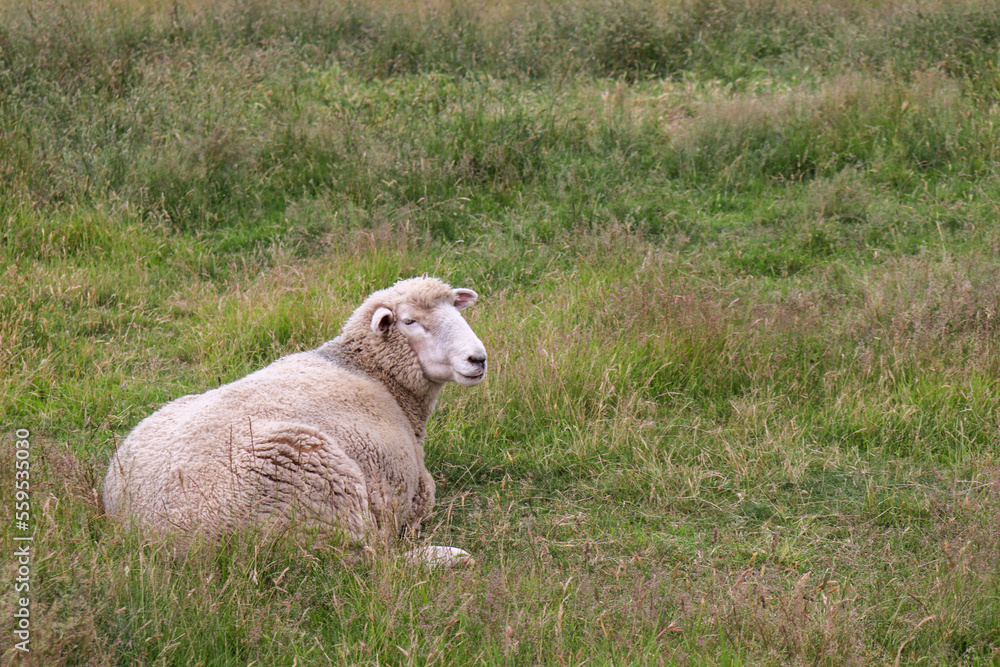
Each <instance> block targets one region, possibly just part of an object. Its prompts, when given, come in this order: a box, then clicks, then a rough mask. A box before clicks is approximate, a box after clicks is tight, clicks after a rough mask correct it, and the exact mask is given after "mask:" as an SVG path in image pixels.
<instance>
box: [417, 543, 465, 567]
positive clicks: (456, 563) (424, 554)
mask: <svg viewBox="0 0 1000 667" xmlns="http://www.w3.org/2000/svg"><path fill="white" fill-rule="evenodd" d="M406 559H407V560H408V561H410V562H411V563H423V564H425V565H429V566H431V567H471V566H473V565H475V564H476V560H475V559H474V558H473V557H472V556H471V555H470V554H469V552H468V551H465V550H463V549H459V548H458V547H439V546H428V547H419V548H417V549H411V550H410V551H408V552H406Z"/></svg>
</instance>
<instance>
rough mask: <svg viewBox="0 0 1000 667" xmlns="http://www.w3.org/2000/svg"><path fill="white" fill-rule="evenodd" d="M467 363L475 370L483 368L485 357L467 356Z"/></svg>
mask: <svg viewBox="0 0 1000 667" xmlns="http://www.w3.org/2000/svg"><path fill="white" fill-rule="evenodd" d="M469 363H470V364H472V365H473V366H475V367H477V368H484V367H485V366H486V355H485V354H483V355H478V354H473V355H469Z"/></svg>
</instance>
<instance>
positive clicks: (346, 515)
mask: <svg viewBox="0 0 1000 667" xmlns="http://www.w3.org/2000/svg"><path fill="white" fill-rule="evenodd" d="M476 299H477V295H476V293H475V292H473V291H472V290H469V289H452V288H451V287H450V286H449V285H447V284H445V283H443V282H441V281H440V280H437V279H435V278H427V277H424V278H411V279H409V280H402V281H400V282H398V283H396V284H395V285H393V286H392V287H390V288H388V289H384V290H381V291H378V292H375V293H373V294H372V295H371V296H369V297H368V299H366V300H365V302H364V303H363V304H362V305H361V306H360V307H359V308H358V309H357V310H355V311H354V313H353V314H352V315H351V316H350V317H349V318H348V319H347V321H346V322H345V323H344V326H343V329H342V330H341V333H340V335H339V336H337V337H336V338H335V339H333V340H331V341H329V342H327V343H325V344H324V345H322V346H320V347H319V348H316V349H314V350H310V351H308V352H300V353H297V354H292V355H289V356H286V357H282V358H281V359H278V360H277V361H275V362H274V363H272V364H271V365H270V366H267V367H266V368H263V369H261V370H258V371H256V372H254V373H251V374H250V375H248V376H246V377H244V378H242V379H240V380H236V381H235V382H231V383H229V384H226V385H223V386H221V387H218V388H217V389H212V390H210V391H207V392H205V393H204V394H198V395H189V396H184V397H182V398H179V399H177V400H175V401H173V402H171V403H168V404H167V405H165V406H163V407H162V408H161V409H160V410H159V411H157V412H155V413H154V414H152V415H150V416H149V417H147V418H146V419H144V420H143V421H142V422H140V423H139V424H138V426H136V427H135V429H133V430H132V432H131V433H130V434H129V435H128V437H126V438H125V441H124V442H123V443H122V444H121V446H120V447H119V448H118V451H117V452H116V453H115V455H114V456H113V457H112V460H111V462H110V465H109V469H108V474H107V477H106V479H105V481H104V506H105V508H106V510H107V511H108V513H109V514H111V515H113V516H116V517H120V518H123V519H125V518H130V519H132V520H134V521H136V522H137V523H139V524H141V525H143V526H145V527H147V528H152V529H156V530H159V531H160V532H165V533H168V534H175V535H184V536H192V535H195V534H202V535H205V536H208V537H210V538H216V537H218V536H220V535H221V534H224V533H227V532H230V531H233V530H235V529H237V528H238V527H240V526H243V525H246V524H254V525H258V526H263V527H265V528H269V529H271V528H275V529H278V530H284V529H286V528H288V527H289V526H290V525H292V523H293V520H294V522H295V525H298V526H309V527H311V528H317V529H318V530H319V531H320V532H321V533H322V534H326V533H336V534H340V535H343V536H345V537H347V538H348V539H350V540H352V541H355V542H359V543H370V541H371V540H372V539H373V538H376V537H378V538H381V539H383V540H385V539H390V538H392V537H394V536H396V535H398V534H399V533H400V532H401V531H402V530H405V529H415V528H417V527H418V526H419V524H420V522H421V521H422V520H423V519H424V518H425V517H426V516H427V514H428V512H429V511H430V509H431V507H432V506H433V504H434V481H433V479H432V478H431V476H430V474H429V473H428V472H427V468H426V467H425V466H424V450H423V446H422V443H423V440H424V433H425V430H426V427H427V420H428V418H429V417H430V415H431V412H432V411H433V410H434V405H435V403H436V401H437V398H438V393H439V392H440V391H441V387H442V386H443V385H444V383H446V382H449V381H454V382H457V383H458V384H460V385H463V386H467V387H468V386H473V385H476V384H478V383H480V382H481V381H482V380H483V378H484V377H485V374H486V350H485V348H484V347H483V344H482V342H480V340H479V338H477V337H476V335H475V333H473V331H472V329H471V328H470V327H469V325H468V323H466V321H465V319H464V318H463V317H462V315H461V314H460V313H459V311H460V310H462V309H464V308H467V307H468V306H471V305H472V304H473V303H475V301H476ZM467 556H468V554H466V553H465V552H464V551H462V550H461V549H453V548H442V547H428V548H427V549H425V550H424V551H423V552H419V556H418V557H422V558H423V559H424V560H429V561H434V562H437V563H442V562H443V563H448V564H453V563H462V562H466V561H467V559H466V557H467ZM411 557H412V555H411Z"/></svg>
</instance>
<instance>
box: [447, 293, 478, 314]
mask: <svg viewBox="0 0 1000 667" xmlns="http://www.w3.org/2000/svg"><path fill="white" fill-rule="evenodd" d="M452 294H454V295H455V307H456V308H458V309H459V310H462V309H463V308H468V307H469V306H471V305H472V304H474V303H475V302H476V299H478V298H479V295H478V294H476V293H475V292H473V291H472V290H470V289H464V288H463V289H456V290H452Z"/></svg>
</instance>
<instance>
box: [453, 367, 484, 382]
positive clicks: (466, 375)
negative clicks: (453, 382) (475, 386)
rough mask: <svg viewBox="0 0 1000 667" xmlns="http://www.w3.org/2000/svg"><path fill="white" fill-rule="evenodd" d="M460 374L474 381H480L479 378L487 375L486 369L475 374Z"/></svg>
mask: <svg viewBox="0 0 1000 667" xmlns="http://www.w3.org/2000/svg"><path fill="white" fill-rule="evenodd" d="M459 375H461V376H462V377H464V378H465V379H466V380H473V381H476V382H478V381H479V380H482V379H483V378H484V377H486V371H485V370H483V371H480V372H479V373H476V374H475V375H469V374H467V373H459Z"/></svg>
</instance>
